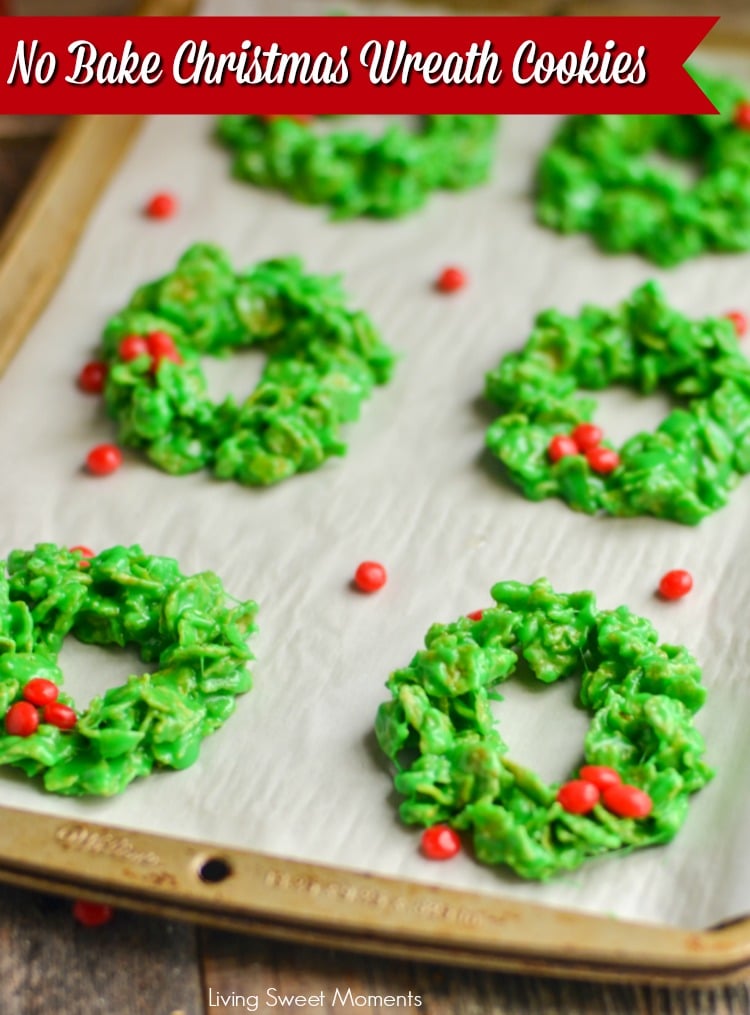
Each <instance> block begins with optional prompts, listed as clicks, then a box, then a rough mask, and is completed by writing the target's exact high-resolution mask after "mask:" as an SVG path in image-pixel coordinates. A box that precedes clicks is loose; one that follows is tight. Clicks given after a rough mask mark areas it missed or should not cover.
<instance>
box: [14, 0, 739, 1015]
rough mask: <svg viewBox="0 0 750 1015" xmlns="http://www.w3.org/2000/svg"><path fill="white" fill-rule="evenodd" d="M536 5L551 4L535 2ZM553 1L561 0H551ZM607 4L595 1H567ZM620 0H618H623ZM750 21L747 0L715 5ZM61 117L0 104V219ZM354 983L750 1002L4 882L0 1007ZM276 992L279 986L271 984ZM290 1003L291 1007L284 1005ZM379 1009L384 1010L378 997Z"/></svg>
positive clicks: (127, 1008) (691, 1007) (265, 1006)
mask: <svg viewBox="0 0 750 1015" xmlns="http://www.w3.org/2000/svg"><path fill="white" fill-rule="evenodd" d="M531 6H533V8H534V13H543V12H544V11H545V10H546V9H547V7H548V6H549V5H548V4H546V3H544V2H537V3H534V4H533V5H531ZM553 6H555V9H556V12H559V10H560V8H561V6H569V5H561V4H557V5H554V4H553ZM572 6H573V7H574V8H576V9H577V10H582V9H585V12H586V13H602V12H603V10H604V8H605V5H604V4H602V3H600V2H599V3H597V2H596V0H589V2H586V0H576V2H575V3H573V4H572ZM619 6H620V7H622V6H623V5H622V4H620V5H619ZM624 6H625V9H626V10H628V11H630V10H632V11H634V12H635V11H637V12H638V13H643V12H646V11H647V12H648V13H651V14H653V13H657V12H658V13H668V12H669V13H677V12H678V13H708V12H709V11H708V10H707V9H706V5H705V4H704V3H703V0H684V2H682V3H670V2H665V0H662V2H661V3H660V4H654V3H647V2H645V0H642V2H638V0H626V3H625V5H624ZM129 7H130V3H129V0H70V2H67V3H63V2H61V0H15V12H16V13H24V14H32V13H34V14H36V13H40V14H49V13H61V14H62V13H66V14H68V13H78V12H80V13H94V12H100V13H122V12H124V11H125V10H127V9H128V8H129ZM722 8H723V9H724V11H725V12H726V14H727V20H728V21H731V23H732V25H733V26H735V25H736V26H737V27H738V28H740V29H743V30H745V31H747V30H748V29H750V2H749V0H725V2H724V3H723V4H721V3H718V4H712V5H710V13H723V11H722ZM56 126H57V121H55V120H54V119H53V118H48V119H37V120H30V121H29V120H20V119H18V118H12V117H0V224H2V222H3V221H4V220H5V219H6V218H7V215H8V213H9V211H10V210H11V208H12V206H13V205H14V203H15V201H16V200H17V198H18V196H19V194H20V192H21V190H22V188H23V186H24V184H25V182H26V181H27V180H28V179H29V176H30V175H31V173H32V172H33V169H34V168H35V166H36V165H37V164H38V162H39V160H40V158H41V157H42V155H43V154H44V151H45V150H46V148H47V146H48V144H49V140H50V136H51V135H52V134H53V133H54V131H55V129H56ZM349 987H351V988H352V991H353V993H354V994H355V995H376V996H380V997H383V996H386V995H393V994H408V993H409V991H411V993H412V996H413V997H414V996H416V997H418V998H419V999H420V1000H421V1005H419V1006H417V1005H416V1004H414V1005H412V1007H411V1008H408V1009H404V1008H400V1009H398V1010H400V1011H404V1010H407V1011H412V1012H417V1011H418V1012H421V1013H424V1015H454V1013H455V1015H511V1013H512V1015H521V1013H534V1015H537V1013H539V1015H558V1013H559V1015H599V1013H602V1015H603V1013H606V1015H652V1013H653V1015H677V1013H679V1015H741V1013H750V979H748V981H747V982H746V983H744V984H738V985H734V986H732V987H725V988H719V989H715V990H700V991H681V990H667V989H657V988H649V987H641V986H607V985H599V984H586V983H575V982H568V981H562V980H542V979H532V978H529V977H523V976H514V975H508V974H490V973H480V972H474V971H469V970H459V969H448V968H441V967H437V966H429V965H417V964H414V963H409V962H397V961H392V960H379V959H374V958H371V957H367V958H363V957H358V956H353V955H348V954H345V953H342V952H338V951H332V950H329V949H314V948H310V947H302V946H297V945H292V944H281V943H277V942H269V941H264V940H260V939H257V938H251V937H244V936H241V935H237V934H227V933H221V932H217V931H213V930H207V929H204V928H197V927H193V926H191V925H188V924H182V923H175V922H167V921H164V920H160V919H156V918H152V917H146V916H142V915H138V914H136V913H129V912H126V911H124V910H123V911H118V912H117V913H116V915H115V918H114V920H113V921H112V923H110V924H108V925H106V926H104V927H100V928H98V929H91V928H85V927H81V926H79V925H78V924H76V923H75V922H74V920H73V918H72V915H71V909H70V903H69V902H68V901H65V900H62V899H57V898H53V897H50V896H45V895H40V894H36V893H32V892H28V891H24V890H21V889H17V888H11V887H7V886H0V1015H35V1013H39V1015H42V1013H44V1015H51V1013H54V1015H79V1013H86V1015H89V1013H91V1015H100V1013H107V1015H140V1013H143V1015H204V1013H205V1015H211V1013H212V1012H222V1011H229V1012H232V1011H233V1012H240V1011H258V1012H266V1013H267V1012H271V1011H278V1010H279V1006H278V1005H276V1006H272V1005H270V1004H269V1003H268V1001H269V999H272V998H273V997H274V991H276V992H278V994H281V995H291V994H296V995H320V993H321V991H322V994H323V998H324V1000H325V1003H324V1004H323V1006H322V1007H316V1008H310V1007H306V1008H300V1007H296V1008H292V1009H289V1008H286V1010H287V1011H288V1010H294V1011H318V1012H329V1011H334V1012H354V1011H364V1010H370V1007H372V1006H368V1007H361V1006H356V1007H355V1006H352V1005H341V1004H336V1005H335V1006H334V1005H333V999H334V993H335V991H336V989H337V988H338V989H339V990H340V991H342V992H346V990H347V988H349ZM269 991H270V992H271V993H270V994H269V993H268V992H269ZM282 1010H283V1009H282ZM377 1010H381V1009H380V1008H378V1009H377Z"/></svg>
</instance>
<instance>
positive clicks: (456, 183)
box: [218, 116, 498, 218]
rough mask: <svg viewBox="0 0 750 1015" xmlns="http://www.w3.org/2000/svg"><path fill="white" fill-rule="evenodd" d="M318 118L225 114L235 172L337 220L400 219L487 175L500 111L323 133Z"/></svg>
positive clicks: (221, 128) (222, 132) (222, 124)
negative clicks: (374, 130) (411, 127)
mask: <svg viewBox="0 0 750 1015" xmlns="http://www.w3.org/2000/svg"><path fill="white" fill-rule="evenodd" d="M313 119H314V118H313V117H288V116H278V117H264V116H224V117H221V118H220V120H219V125H218V134H219V138H220V139H221V140H222V141H223V142H224V144H226V145H227V146H228V147H230V148H232V149H234V151H235V158H234V163H233V174H234V175H235V176H236V177H238V178H239V179H241V180H247V181H248V182H250V183H253V184H255V185H256V186H260V187H274V188H276V189H278V190H283V191H285V192H286V193H288V194H289V195H290V196H291V197H293V198H294V199H295V200H297V201H302V202H304V203H306V204H327V205H330V207H331V210H332V215H333V217H334V218H351V217H353V216H356V215H372V216H376V217H380V218H394V217H396V216H399V215H406V214H407V213H408V212H411V211H415V210H416V209H417V208H420V207H421V206H422V205H423V204H424V203H425V201H426V199H427V197H428V195H429V194H430V193H431V192H432V191H433V190H438V189H444V190H463V189H466V188H467V187H473V186H476V185H477V184H479V183H483V182H484V181H485V180H486V179H487V177H488V176H489V172H490V168H491V166H492V157H493V149H494V141H495V132H496V128H497V122H498V121H497V117H496V116H422V117H419V128H418V130H416V131H415V132H410V131H408V130H405V129H404V128H403V127H401V126H399V125H398V124H393V125H391V126H390V127H389V128H388V129H387V130H386V132H385V133H384V134H383V135H382V136H380V137H371V136H370V135H368V134H365V133H363V132H362V131H358V130H346V129H344V130H339V131H333V132H331V133H325V134H322V133H318V130H317V128H316V125H315V123H314V122H312V123H311V122H310V121H312V120H313Z"/></svg>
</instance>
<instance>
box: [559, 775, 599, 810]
mask: <svg viewBox="0 0 750 1015" xmlns="http://www.w3.org/2000/svg"><path fill="white" fill-rule="evenodd" d="M557 802H558V803H559V804H561V805H562V807H563V809H564V810H566V811H568V813H569V814H588V812H589V811H590V810H592V809H593V808H594V807H596V805H597V804H598V803H599V790H598V789H597V788H596V786H595V785H594V784H593V782H586V780H585V779H571V780H570V782H565V783H563V784H562V786H561V787H560V789H559V790H558V791H557Z"/></svg>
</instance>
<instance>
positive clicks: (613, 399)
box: [583, 384, 677, 447]
mask: <svg viewBox="0 0 750 1015" xmlns="http://www.w3.org/2000/svg"><path fill="white" fill-rule="evenodd" d="M583 394H584V395H585V396H586V397H591V398H594V399H596V403H597V406H596V412H595V413H594V418H593V420H592V422H594V423H596V425H597V426H598V427H601V429H602V431H603V432H604V437H605V440H609V441H611V442H612V444H613V445H614V446H615V447H620V446H621V445H622V444H624V443H625V441H626V440H628V438H629V437H634V436H635V435H636V434H637V433H644V432H647V433H648V432H653V431H654V430H656V428H657V427H658V426H659V424H660V423H661V422H662V421H663V420H664V418H665V417H666V416H668V415H669V413H670V412H671V411H672V409H674V408H675V406H676V404H677V403H676V402H675V400H674V399H672V398H671V397H670V396H669V395H668V394H666V392H664V391H655V392H654V393H653V394H651V395H639V394H638V392H637V391H634V390H633V389H632V388H628V387H626V386H625V385H618V384H615V385H612V387H609V388H605V389H604V390H603V391H586V392H583Z"/></svg>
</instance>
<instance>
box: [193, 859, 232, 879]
mask: <svg viewBox="0 0 750 1015" xmlns="http://www.w3.org/2000/svg"><path fill="white" fill-rule="evenodd" d="M197 872H198V877H199V878H200V879H201V881H205V882H206V883H207V884H209V885H218V884H220V883H221V882H222V881H226V879H227V878H228V877H229V876H230V875H231V873H232V867H231V865H230V864H229V863H227V861H226V860H224V859H223V858H222V857H220V856H209V857H207V858H206V859H203V858H201V859H200V860H199V861H198V866H197Z"/></svg>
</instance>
